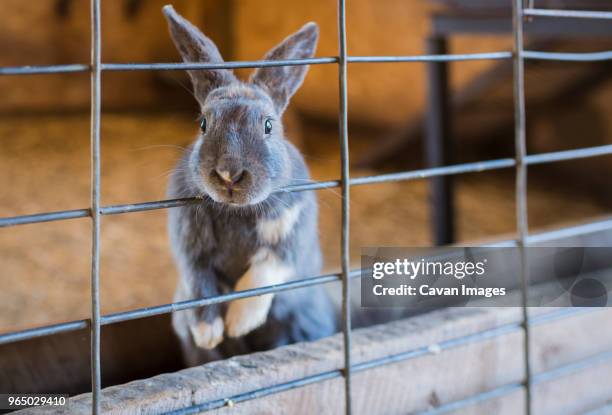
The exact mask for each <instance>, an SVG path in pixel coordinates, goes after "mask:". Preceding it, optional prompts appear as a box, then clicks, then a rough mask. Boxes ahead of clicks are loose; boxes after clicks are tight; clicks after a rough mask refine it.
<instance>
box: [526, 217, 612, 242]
mask: <svg viewBox="0 0 612 415" xmlns="http://www.w3.org/2000/svg"><path fill="white" fill-rule="evenodd" d="M611 229H612V219H605V220H598V221H595V222H589V223H585V224H582V225H576V226H568V227H563V228H560V229H555V230H552V231H546V232H540V233H537V234H531V235H529V236H528V237H527V243H528V244H529V245H535V244H538V243H542V242H549V241H554V240H557V239H563V238H571V237H575V236H581V235H587V234H591V233H596V232H603V231H609V230H611Z"/></svg>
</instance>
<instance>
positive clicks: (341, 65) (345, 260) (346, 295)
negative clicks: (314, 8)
mask: <svg viewBox="0 0 612 415" xmlns="http://www.w3.org/2000/svg"><path fill="white" fill-rule="evenodd" d="M346 55H347V53H346V4H345V0H338V82H339V90H340V99H339V105H340V108H339V112H340V113H339V121H338V122H339V130H340V131H339V132H340V134H339V139H340V160H341V164H342V171H341V173H342V174H341V185H342V238H341V239H342V242H341V256H342V325H343V327H342V330H343V333H344V389H345V390H344V392H345V410H346V414H347V415H350V414H351V374H352V368H351V289H350V288H351V287H350V280H349V272H350V269H349V267H350V257H349V256H350V251H349V243H350V241H349V236H350V235H349V222H350V215H349V213H350V210H349V208H350V203H349V201H350V199H349V196H350V184H349V181H350V175H349V148H348V114H347V79H346V77H347V57H346Z"/></svg>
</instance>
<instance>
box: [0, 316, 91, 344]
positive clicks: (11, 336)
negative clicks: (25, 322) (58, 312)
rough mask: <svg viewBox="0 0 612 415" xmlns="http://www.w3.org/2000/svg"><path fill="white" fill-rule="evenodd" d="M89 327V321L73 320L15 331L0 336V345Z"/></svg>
mask: <svg viewBox="0 0 612 415" xmlns="http://www.w3.org/2000/svg"><path fill="white" fill-rule="evenodd" d="M87 327H89V320H75V321H70V322H67V323H59V324H52V325H49V326H43V327H36V328H33V329H27V330H21V331H15V332H12V333H6V334H0V345H1V344H7V343H13V342H18V341H22V340H29V339H33V338H36V337H43V336H51V335H53V334H60V333H67V332H70V331H76V330H81V329H86V328H87Z"/></svg>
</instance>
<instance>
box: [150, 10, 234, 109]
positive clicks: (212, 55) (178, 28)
mask: <svg viewBox="0 0 612 415" xmlns="http://www.w3.org/2000/svg"><path fill="white" fill-rule="evenodd" d="M162 10H163V13H164V15H165V16H166V20H167V21H168V26H169V28H170V35H171V36H172V40H173V41H174V44H175V45H176V48H177V49H178V50H179V52H180V53H181V56H182V57H183V61H185V62H193V63H196V62H197V63H208V62H210V63H223V58H222V57H221V54H220V53H219V50H218V49H217V46H215V44H214V42H213V41H212V40H210V39H209V38H207V37H206V36H204V34H203V33H202V32H200V31H199V30H198V28H197V27H195V26H194V25H192V24H191V23H190V22H189V21H187V20H186V19H185V18H184V17H183V16H181V15H180V14H178V13H177V12H176V11H175V10H174V7H172V6H170V5H168V6H164V8H163V9H162ZM187 72H188V73H189V76H190V77H191V81H192V82H193V88H194V93H195V97H196V99H197V100H198V101H199V102H200V104H203V102H204V100H205V99H206V96H207V95H208V93H209V92H210V91H212V90H213V89H215V88H217V87H220V86H222V85H227V84H229V83H232V82H235V81H237V79H236V77H235V76H234V74H233V73H232V71H230V70H228V69H205V70H191V71H187Z"/></svg>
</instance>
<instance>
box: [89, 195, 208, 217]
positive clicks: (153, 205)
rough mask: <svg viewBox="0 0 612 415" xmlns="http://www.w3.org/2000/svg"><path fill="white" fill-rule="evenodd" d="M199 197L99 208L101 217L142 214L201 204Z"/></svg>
mask: <svg viewBox="0 0 612 415" xmlns="http://www.w3.org/2000/svg"><path fill="white" fill-rule="evenodd" d="M201 201H202V199H201V198H199V197H187V198H182V199H166V200H158V201H153V202H142V203H133V204H127V205H111V206H103V207H101V208H100V213H101V214H103V215H118V214H120V213H131V212H144V211H147V210H156V209H169V208H174V207H180V206H185V205H189V204H192V203H198V202H201Z"/></svg>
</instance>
